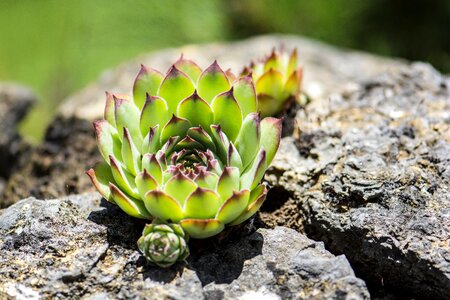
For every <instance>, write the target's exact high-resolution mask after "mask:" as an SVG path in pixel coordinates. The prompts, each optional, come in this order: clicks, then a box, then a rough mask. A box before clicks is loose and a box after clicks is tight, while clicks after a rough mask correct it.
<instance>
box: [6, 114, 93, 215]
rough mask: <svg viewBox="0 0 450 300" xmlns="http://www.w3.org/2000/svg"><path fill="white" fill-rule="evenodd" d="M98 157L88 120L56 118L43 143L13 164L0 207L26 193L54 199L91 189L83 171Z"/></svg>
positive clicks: (7, 204) (22, 196)
mask: <svg viewBox="0 0 450 300" xmlns="http://www.w3.org/2000/svg"><path fill="white" fill-rule="evenodd" d="M100 159H101V158H100V154H99V152H98V149H97V144H96V142H95V137H94V133H93V129H92V124H91V122H89V121H86V120H80V119H77V118H67V119H66V118H56V119H55V120H54V121H53V122H52V124H51V125H50V127H49V128H48V130H47V133H46V136H45V140H44V142H43V143H42V144H40V145H38V146H36V147H34V149H32V151H30V153H29V154H28V155H27V156H26V157H25V156H23V157H22V159H20V160H19V162H18V163H17V165H16V167H15V170H14V172H12V174H11V175H10V178H9V180H8V182H7V184H6V185H5V188H4V191H3V195H2V197H0V207H7V206H9V205H11V204H12V203H14V202H16V201H18V200H19V199H23V198H26V197H29V196H33V197H38V198H57V197H62V196H65V195H70V194H77V193H79V192H88V191H94V188H93V186H92V183H91V181H90V180H89V178H88V176H87V175H86V174H85V173H84V172H85V171H86V170H87V169H88V168H89V166H93V165H95V163H96V162H98V161H100Z"/></svg>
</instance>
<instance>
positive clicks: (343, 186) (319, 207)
mask: <svg viewBox="0 0 450 300" xmlns="http://www.w3.org/2000/svg"><path fill="white" fill-rule="evenodd" d="M449 121H450V80H449V78H447V77H445V76H442V75H440V74H439V73H438V72H436V71H435V70H434V69H433V68H431V67H430V66H428V65H425V64H413V65H412V66H411V67H405V68H402V69H400V70H397V71H394V72H389V73H385V74H384V75H381V76H378V77H375V78H373V79H370V80H365V81H362V82H361V83H360V84H358V85H356V86H354V87H353V88H352V90H351V91H347V92H346V93H343V94H341V95H335V96H333V97H331V99H329V100H325V99H322V101H320V100H319V101H316V102H312V103H311V104H310V105H309V106H308V107H307V108H306V109H305V111H299V112H298V115H297V123H298V124H299V128H300V130H299V133H298V138H297V139H293V138H291V137H288V138H285V139H284V140H283V142H282V147H281V150H280V152H279V155H278V156H277V158H276V160H275V162H274V164H273V169H272V171H271V173H272V174H269V175H268V176H267V179H268V180H269V181H271V182H272V183H273V184H274V185H276V186H278V188H279V189H281V188H282V189H285V190H286V193H288V194H289V195H291V196H292V197H294V198H296V199H297V201H298V206H299V208H300V209H301V211H302V217H303V219H304V226H305V231H306V233H307V234H308V236H310V237H312V238H314V239H316V240H322V241H324V242H325V245H326V246H327V248H328V249H330V250H331V251H333V252H334V253H335V254H340V253H345V255H346V256H347V257H348V258H349V260H350V262H351V263H352V266H353V267H354V268H355V270H356V271H357V274H359V275H360V276H363V278H364V279H366V280H367V282H368V283H369V284H371V285H372V286H373V287H374V289H377V288H379V287H381V286H384V287H386V288H387V289H388V290H391V291H393V292H395V293H396V294H397V295H408V296H410V297H414V298H415V297H423V298H427V299H429V298H436V299H448V298H450V288H449V287H450V248H449V241H450V190H449V189H450V186H449V183H450V124H449ZM296 149H297V151H296Z"/></svg>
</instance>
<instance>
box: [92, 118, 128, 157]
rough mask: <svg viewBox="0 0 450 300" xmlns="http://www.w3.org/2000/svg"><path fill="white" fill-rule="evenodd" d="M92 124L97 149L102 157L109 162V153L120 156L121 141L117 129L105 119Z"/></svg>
mask: <svg viewBox="0 0 450 300" xmlns="http://www.w3.org/2000/svg"><path fill="white" fill-rule="evenodd" d="M93 125H94V130H95V136H96V139H97V145H98V149H99V151H100V154H101V155H102V156H103V159H104V160H105V161H106V162H107V163H108V164H109V156H110V155H114V156H116V157H119V158H122V154H121V148H122V143H121V141H120V139H119V135H118V133H117V130H116V129H115V128H114V127H112V125H111V124H109V123H108V122H107V121H106V120H100V121H95V122H94V123H93Z"/></svg>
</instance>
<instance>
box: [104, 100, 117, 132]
mask: <svg viewBox="0 0 450 300" xmlns="http://www.w3.org/2000/svg"><path fill="white" fill-rule="evenodd" d="M115 111H116V109H115V107H114V97H113V95H112V94H110V93H108V92H106V104H105V112H104V119H105V120H106V121H108V123H109V124H111V125H112V126H113V127H116V112H115Z"/></svg>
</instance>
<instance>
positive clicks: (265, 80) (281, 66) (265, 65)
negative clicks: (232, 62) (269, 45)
mask: <svg viewBox="0 0 450 300" xmlns="http://www.w3.org/2000/svg"><path fill="white" fill-rule="evenodd" d="M249 74H251V75H252V78H253V81H254V82H255V84H256V92H257V94H258V108H259V110H260V112H261V116H262V117H268V116H276V115H278V114H280V113H281V112H283V111H284V110H286V109H287V108H288V107H289V106H290V105H291V104H292V103H293V102H294V101H297V102H300V100H301V99H302V94H301V90H300V87H301V82H302V78H303V69H302V68H301V67H298V66H297V49H294V50H293V51H292V52H291V54H290V55H289V54H288V53H287V52H285V51H284V50H283V49H282V50H280V51H277V50H275V49H273V50H272V53H271V54H270V55H269V56H267V57H265V58H264V59H261V60H258V61H256V62H251V63H250V66H248V67H245V68H244V71H243V72H242V74H241V75H242V76H244V75H249Z"/></svg>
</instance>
